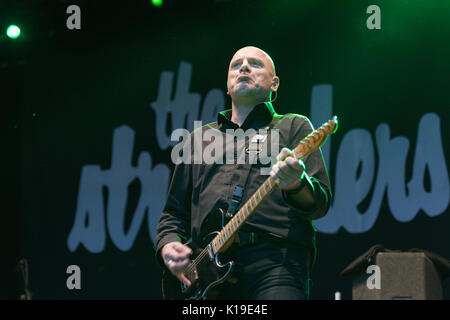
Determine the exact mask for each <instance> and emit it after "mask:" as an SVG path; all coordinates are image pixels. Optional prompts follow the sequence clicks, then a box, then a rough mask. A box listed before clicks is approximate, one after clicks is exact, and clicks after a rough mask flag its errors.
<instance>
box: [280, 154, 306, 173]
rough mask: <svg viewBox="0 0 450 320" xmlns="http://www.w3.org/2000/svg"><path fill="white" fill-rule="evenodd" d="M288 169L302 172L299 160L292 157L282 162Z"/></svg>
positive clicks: (301, 163) (301, 164)
mask: <svg viewBox="0 0 450 320" xmlns="http://www.w3.org/2000/svg"><path fill="white" fill-rule="evenodd" d="M284 162H285V163H286V164H287V165H288V166H289V167H291V168H293V169H294V170H297V171H300V170H303V169H304V168H303V166H304V164H303V162H302V161H301V160H299V159H296V158H294V157H287V158H286V159H285V161H284Z"/></svg>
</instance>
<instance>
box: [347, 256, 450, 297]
mask: <svg viewBox="0 0 450 320" xmlns="http://www.w3.org/2000/svg"><path fill="white" fill-rule="evenodd" d="M375 265H376V266H377V267H372V268H370V267H369V268H370V269H369V268H368V270H365V271H366V272H365V273H362V274H361V275H359V276H356V277H355V278H354V279H353V290H352V299H353V300H442V285H441V279H440V276H439V274H438V271H437V270H436V268H435V266H434V264H433V262H432V261H431V260H430V259H429V258H427V257H426V256H425V254H424V253H422V252H379V253H377V255H376V258H375ZM377 277H378V278H377ZM377 279H378V281H377Z"/></svg>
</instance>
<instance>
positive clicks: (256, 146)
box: [222, 117, 276, 227]
mask: <svg viewBox="0 0 450 320" xmlns="http://www.w3.org/2000/svg"><path fill="white" fill-rule="evenodd" d="M274 120H275V117H274V118H273V119H272V121H271V123H270V125H267V126H266V127H264V128H261V129H266V132H265V133H264V132H263V133H261V131H260V130H258V132H257V134H256V135H254V136H253V137H251V138H250V139H249V142H248V144H247V143H246V148H245V155H246V156H247V157H248V159H249V160H250V159H252V158H257V157H258V155H259V154H260V153H261V152H262V151H263V147H264V144H266V148H267V150H269V145H268V144H269V143H270V141H271V129H272V127H273V124H274V123H276V121H274ZM271 152H272V150H271ZM275 152H276V151H275ZM248 162H249V163H247V162H246V163H245V164H243V166H244V168H245V170H242V173H241V174H240V175H239V180H238V183H237V185H236V186H235V188H234V191H233V194H232V196H231V199H230V204H229V205H228V210H227V212H226V214H225V216H226V218H229V219H230V218H232V217H233V216H234V214H235V213H236V212H237V211H238V208H239V205H240V203H241V201H242V196H243V194H244V189H245V186H246V185H247V182H248V176H249V174H250V171H251V169H252V166H253V164H254V161H253V162H252V161H248ZM224 226H225V217H224V216H222V227H224Z"/></svg>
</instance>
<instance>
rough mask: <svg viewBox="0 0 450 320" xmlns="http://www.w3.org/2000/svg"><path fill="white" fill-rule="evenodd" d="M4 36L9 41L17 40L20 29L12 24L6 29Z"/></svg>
mask: <svg viewBox="0 0 450 320" xmlns="http://www.w3.org/2000/svg"><path fill="white" fill-rule="evenodd" d="M6 35H7V36H8V37H10V38H11V39H17V38H18V37H19V36H20V28H19V27H18V26H16V25H14V24H12V25H10V26H9V27H8V29H6Z"/></svg>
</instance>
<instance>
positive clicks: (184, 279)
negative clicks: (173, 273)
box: [177, 273, 191, 287]
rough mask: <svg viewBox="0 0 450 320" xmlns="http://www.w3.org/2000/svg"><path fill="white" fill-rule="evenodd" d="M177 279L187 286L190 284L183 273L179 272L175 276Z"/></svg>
mask: <svg viewBox="0 0 450 320" xmlns="http://www.w3.org/2000/svg"><path fill="white" fill-rule="evenodd" d="M177 278H178V280H180V281H182V282H183V283H184V284H185V285H186V286H187V287H190V286H191V282H190V281H189V279H188V278H187V277H186V276H185V275H184V273H180V274H179V275H178V276H177Z"/></svg>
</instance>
